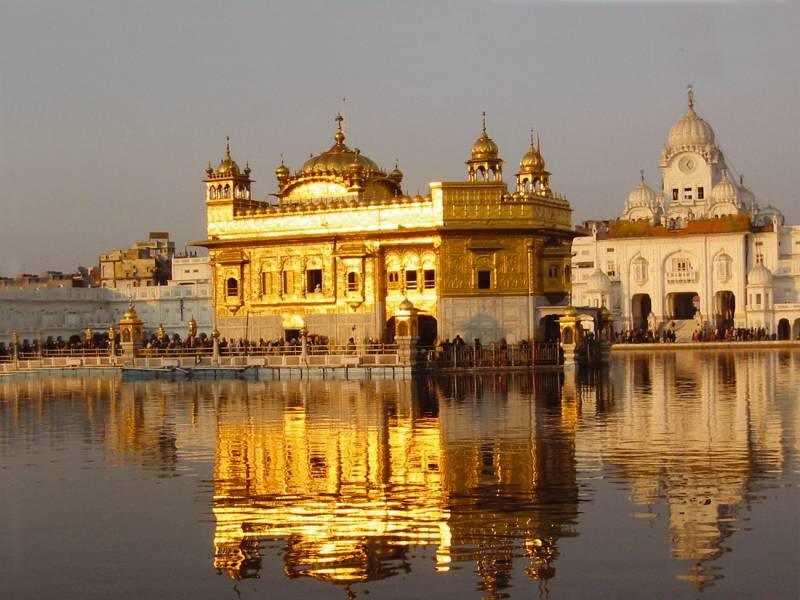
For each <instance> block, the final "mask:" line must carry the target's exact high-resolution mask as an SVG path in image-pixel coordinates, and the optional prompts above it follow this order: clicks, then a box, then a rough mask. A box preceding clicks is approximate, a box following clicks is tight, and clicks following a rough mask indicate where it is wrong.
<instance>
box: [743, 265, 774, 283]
mask: <svg viewBox="0 0 800 600" xmlns="http://www.w3.org/2000/svg"><path fill="white" fill-rule="evenodd" d="M747 285H767V286H769V285H772V273H771V272H770V270H769V269H768V268H767V267H765V266H764V265H762V264H761V263H756V264H755V265H753V268H752V269H750V272H749V273H748V274H747Z"/></svg>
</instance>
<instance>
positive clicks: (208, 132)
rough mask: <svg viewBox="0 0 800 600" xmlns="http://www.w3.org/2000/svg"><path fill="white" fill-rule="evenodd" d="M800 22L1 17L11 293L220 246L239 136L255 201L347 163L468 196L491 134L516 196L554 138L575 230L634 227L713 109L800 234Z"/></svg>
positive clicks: (759, 188)
mask: <svg viewBox="0 0 800 600" xmlns="http://www.w3.org/2000/svg"><path fill="white" fill-rule="evenodd" d="M798 31H800V10H798V8H797V4H796V3H780V2H777V3H776V2H749V3H721V2H709V3H699V4H697V3H686V2H670V3H654V2H651V1H648V2H642V3H636V2H611V3H602V2H597V1H592V2H586V3H581V2H575V1H569V2H558V1H551V2H536V1H534V2H520V1H517V2H514V1H497V2H487V1H482V2H478V1H471V0H460V1H451V2H444V1H441V2H440V1H435V0H427V1H422V2H415V1H406V0H404V1H402V2H401V1H398V0H395V1H393V2H391V1H385V2H384V1H379V0H372V1H369V2H368V1H363V2H333V1H330V0H328V1H318V2H307V1H299V0H292V1H290V2H280V3H277V2H252V3H244V2H219V1H217V2H199V1H197V2H163V1H159V2H155V1H153V2H111V1H105V2H99V1H98V2H81V1H73V0H71V1H69V2H60V1H59V2H55V1H54V2H43V1H35V0H34V1H29V2H22V1H19V2H7V1H3V0H0V172H2V173H4V174H5V185H4V186H3V187H2V191H0V206H2V221H0V222H1V223H2V227H1V228H0V233H1V234H2V235H0V275H5V276H9V275H14V274H16V273H18V272H20V271H41V270H44V269H46V268H53V269H61V270H72V269H74V268H75V267H76V266H77V265H78V264H83V265H92V264H96V261H97V254H98V253H100V252H104V251H107V250H110V249H113V248H117V247H127V246H128V245H130V243H132V242H133V241H135V240H137V239H143V238H145V237H146V235H147V232H148V231H150V230H168V231H170V232H171V233H172V234H173V237H174V238H175V239H176V240H177V241H178V243H179V244H184V243H186V242H187V241H190V240H199V239H203V237H204V233H205V207H204V203H203V184H202V178H203V176H204V173H203V169H204V167H205V165H206V163H207V161H208V160H209V159H211V160H212V161H213V162H215V163H216V162H217V161H219V158H220V156H221V155H222V153H223V152H224V145H225V136H226V135H230V136H231V140H232V146H233V151H234V157H235V158H236V159H237V160H238V161H239V162H240V163H241V164H242V165H243V164H244V162H245V161H247V160H249V161H250V165H251V167H252V168H253V177H254V178H255V179H256V180H257V182H256V184H255V185H254V192H255V195H256V196H257V197H263V196H266V195H267V194H268V193H270V192H272V191H274V189H275V178H274V174H273V171H274V168H275V166H276V165H277V163H278V162H279V160H280V153H284V155H285V158H286V162H287V164H288V165H289V166H290V167H292V168H297V167H298V166H299V165H301V164H302V162H303V161H304V160H305V159H306V158H307V157H308V156H309V154H310V153H312V152H313V153H317V152H319V151H320V150H322V149H324V148H327V147H328V146H329V145H330V143H331V135H332V133H333V130H334V122H333V117H334V116H335V115H336V112H337V111H338V110H340V109H341V98H342V97H343V96H346V97H347V103H346V108H345V112H346V117H347V134H348V143H349V144H350V145H351V146H358V147H359V148H361V150H362V152H363V153H364V154H366V155H367V156H369V157H370V158H372V159H374V160H375V161H377V162H378V163H379V164H381V165H383V166H385V167H386V168H391V167H392V165H393V162H394V158H395V157H397V158H398V159H399V163H400V168H401V169H402V170H403V171H404V172H405V175H406V180H405V185H406V188H407V190H408V191H409V192H411V193H416V191H417V189H419V190H420V191H423V192H424V190H425V189H426V187H427V182H428V181H431V180H452V179H460V178H462V177H463V176H464V160H465V159H466V158H467V155H468V153H469V148H470V145H471V144H472V142H473V141H474V139H475V137H476V136H477V135H478V133H479V131H480V113H481V111H482V110H485V111H486V112H487V122H488V129H489V133H490V135H491V136H492V137H493V138H494V139H495V141H497V143H498V144H499V146H500V150H501V155H502V157H503V158H504V159H505V160H506V161H507V165H506V173H507V177H506V178H507V179H511V178H512V176H513V173H514V172H516V168H515V167H516V166H517V163H518V161H519V159H520V157H521V156H522V154H523V153H524V151H525V148H526V145H527V142H528V130H529V129H530V128H531V127H533V128H534V129H536V130H537V131H538V132H540V135H541V139H542V149H543V153H544V156H545V159H546V161H547V166H548V169H549V170H551V171H552V173H553V175H552V183H553V186H554V188H555V189H556V190H557V191H559V192H563V193H565V194H566V195H567V196H568V197H569V199H570V201H571V202H572V205H573V207H574V209H575V214H574V221H575V222H579V221H580V220H583V219H586V218H590V217H606V218H608V217H614V216H617V215H618V214H619V212H620V211H621V209H622V205H623V203H624V201H625V198H626V197H627V194H628V192H629V191H630V190H631V189H632V188H633V187H634V186H635V185H636V183H637V182H638V178H639V169H645V172H646V176H647V177H648V179H649V181H650V183H651V184H652V185H654V186H657V185H658V183H659V174H658V157H659V151H660V148H661V146H662V145H663V144H664V142H665V141H666V137H667V132H668V130H669V127H670V126H671V125H672V123H673V122H674V121H675V120H676V119H678V117H680V116H681V114H682V113H683V112H684V110H685V94H686V92H685V88H686V84H687V83H689V82H691V83H693V84H694V86H695V90H696V98H697V103H696V107H697V109H698V112H699V113H700V114H701V115H702V116H703V117H705V118H706V119H707V120H708V121H709V122H710V123H711V125H712V126H713V127H714V130H715V131H716V134H717V139H718V140H719V142H720V145H721V146H722V148H723V150H724V151H725V153H726V157H727V158H728V160H729V163H730V164H731V165H732V166H733V168H734V170H735V171H736V172H737V173H740V172H741V173H744V174H745V180H746V182H747V184H748V186H749V187H750V188H751V189H752V190H753V191H754V192H755V193H756V195H757V196H758V197H759V198H760V199H761V200H762V201H770V202H771V203H772V204H774V205H776V206H778V207H779V208H781V209H782V210H783V211H784V213H785V214H786V216H787V219H788V220H790V221H792V222H795V223H800V202H799V198H798V189H799V188H800V185H798V184H800V169H799V168H798V165H797V162H798V157H800V152H798V150H800V143H798V139H799V138H798V135H799V134H800V76H799V75H798V73H799V72H800V69H798V66H797V62H798V57H800V42H798V39H797V32H798Z"/></svg>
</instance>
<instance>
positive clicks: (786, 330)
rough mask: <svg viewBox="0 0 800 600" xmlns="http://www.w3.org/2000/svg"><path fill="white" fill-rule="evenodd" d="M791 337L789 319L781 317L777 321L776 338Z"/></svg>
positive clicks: (784, 338) (786, 338)
mask: <svg viewBox="0 0 800 600" xmlns="http://www.w3.org/2000/svg"><path fill="white" fill-rule="evenodd" d="M791 337H792V326H791V324H790V323H789V319H781V320H780V321H778V339H779V340H788V339H790V338H791Z"/></svg>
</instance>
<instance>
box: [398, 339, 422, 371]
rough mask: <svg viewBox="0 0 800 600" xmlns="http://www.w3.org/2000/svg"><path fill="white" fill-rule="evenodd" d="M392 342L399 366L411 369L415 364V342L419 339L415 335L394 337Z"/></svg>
mask: <svg viewBox="0 0 800 600" xmlns="http://www.w3.org/2000/svg"><path fill="white" fill-rule="evenodd" d="M394 341H395V343H396V344H397V359H398V362H399V363H400V365H401V366H404V367H413V366H414V365H415V364H416V362H417V342H418V341H419V337H417V336H415V335H396V336H394Z"/></svg>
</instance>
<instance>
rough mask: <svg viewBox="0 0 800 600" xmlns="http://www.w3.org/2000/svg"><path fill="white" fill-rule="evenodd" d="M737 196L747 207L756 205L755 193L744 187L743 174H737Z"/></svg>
mask: <svg viewBox="0 0 800 600" xmlns="http://www.w3.org/2000/svg"><path fill="white" fill-rule="evenodd" d="M739 198H741V199H742V204H744V205H745V206H746V207H747V208H750V209H752V208H754V207H755V206H756V195H755V194H754V193H753V192H751V191H750V190H749V189H747V187H745V185H744V175H739Z"/></svg>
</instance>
